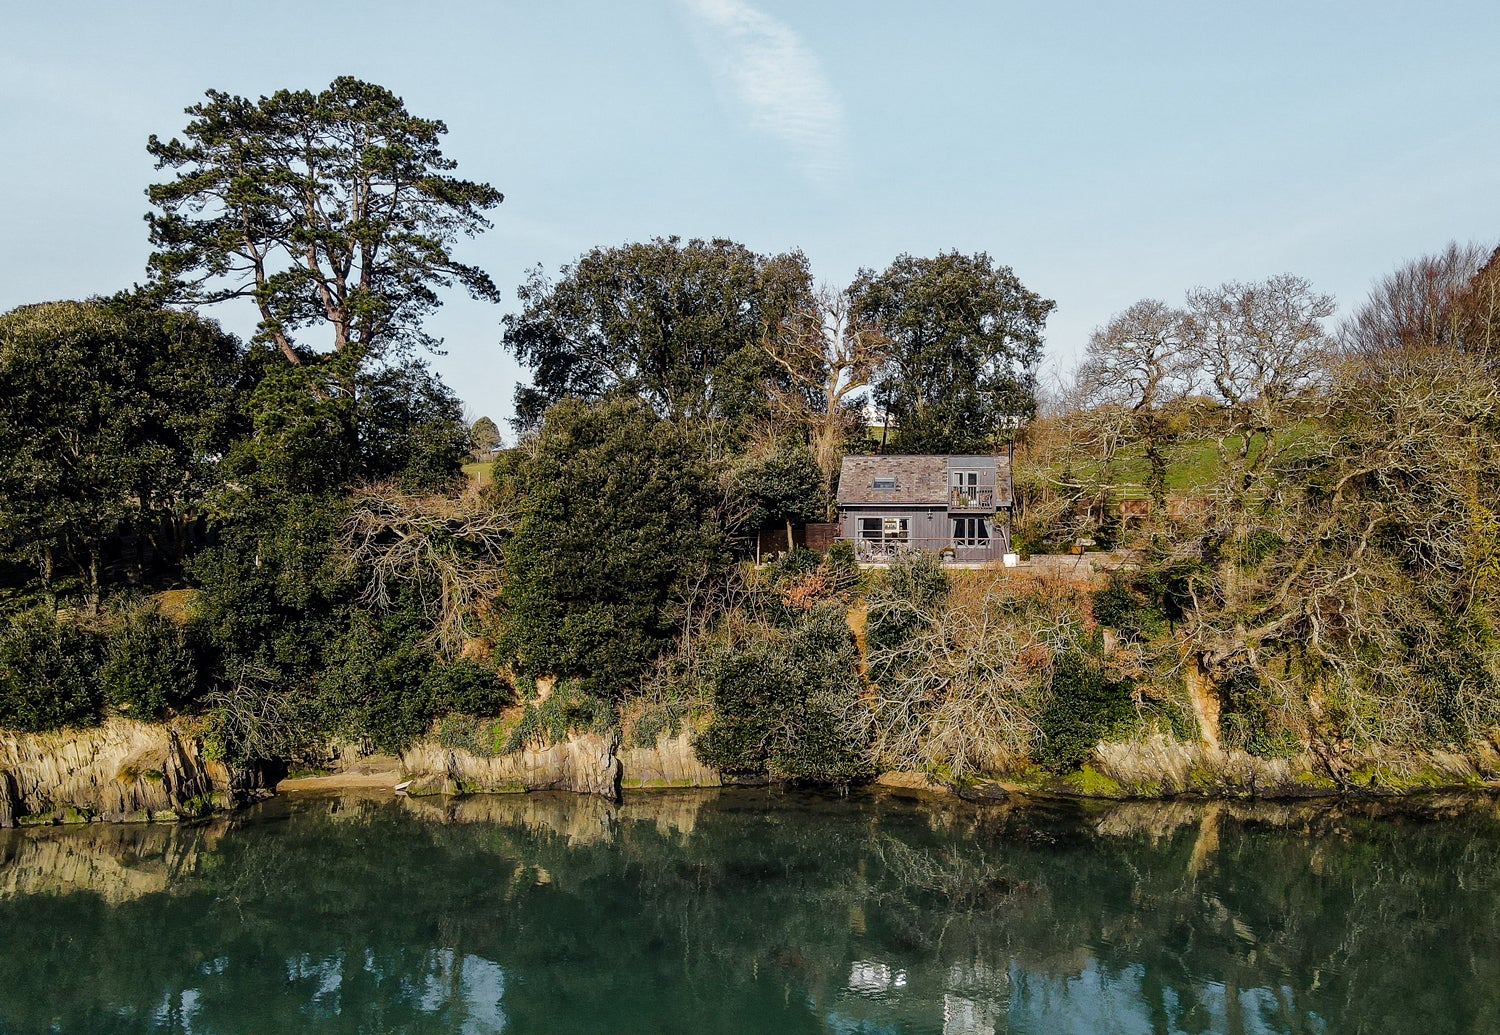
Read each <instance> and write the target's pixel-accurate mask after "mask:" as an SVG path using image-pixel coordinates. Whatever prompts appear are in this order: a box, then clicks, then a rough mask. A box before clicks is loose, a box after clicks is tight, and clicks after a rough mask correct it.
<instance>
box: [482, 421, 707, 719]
mask: <svg viewBox="0 0 1500 1035" xmlns="http://www.w3.org/2000/svg"><path fill="white" fill-rule="evenodd" d="M497 478H504V479H507V480H509V481H510V482H511V484H510V485H509V486H508V487H507V488H503V489H502V490H501V491H503V492H505V493H506V494H507V496H508V498H510V499H512V500H514V501H517V502H518V503H519V504H520V506H521V507H522V509H521V510H520V512H519V515H518V520H517V523H516V529H515V535H514V536H513V538H512V539H511V541H510V544H509V547H508V549H507V551H506V582H505V590H504V593H503V595H502V602H503V606H504V615H505V620H506V623H507V626H508V634H507V636H508V642H507V647H508V649H509V651H510V652H511V653H512V654H513V656H514V657H515V658H516V660H517V661H518V662H519V663H520V666H521V667H522V668H523V669H524V670H526V671H529V672H531V673H535V674H551V675H558V676H569V677H579V678H581V679H582V680H584V681H585V682H586V683H587V684H588V685H589V686H590V687H591V688H593V689H594V690H595V691H596V692H597V694H598V695H599V696H604V697H612V696H618V695H619V694H620V693H622V692H623V691H624V690H625V689H627V688H628V686H629V684H630V683H631V681H633V680H634V679H635V678H636V677H637V675H638V674H639V672H640V671H641V668H642V667H643V666H644V665H645V664H646V663H647V662H649V661H650V660H651V659H652V658H653V657H655V656H656V655H657V653H659V652H660V650H661V649H662V648H663V647H664V646H665V645H666V644H668V643H669V642H670V641H671V638H672V634H673V632H674V629H675V614H674V610H673V607H672V604H673V600H674V589H675V588H676V587H678V586H679V585H680V584H682V583H683V581H684V580H687V579H691V578H692V577H693V576H694V575H698V574H702V573H705V572H708V571H711V570H712V569H713V568H714V567H715V566H716V565H717V563H718V561H719V556H720V536H719V533H718V531H717V529H716V528H715V526H714V523H713V518H712V515H713V507H714V504H715V495H716V489H717V481H716V479H715V478H714V477H713V475H712V473H711V472H710V471H709V470H708V468H707V465H706V464H705V463H704V462H703V461H702V460H701V459H700V457H699V455H698V453H697V451H696V450H695V449H694V447H693V446H692V445H691V443H690V442H689V441H688V439H687V438H686V437H685V435H684V434H683V432H682V431H681V429H679V428H678V427H677V426H675V425H673V424H672V423H670V422H667V421H663V420H661V419H660V418H659V417H657V415H656V414H655V413H653V412H652V410H651V408H650V407H648V406H646V405H645V404H644V403H642V402H640V401H638V400H633V399H613V400H609V401H606V402H599V403H587V402H583V401H582V400H578V399H565V400H563V401H562V402H560V403H557V404H556V405H554V406H553V407H552V408H551V409H550V410H548V411H547V419H546V421H545V422H544V423H543V424H542V427H541V430H540V432H539V434H538V437H537V440H536V443H535V446H534V448H533V450H532V451H531V453H530V454H529V455H528V456H526V457H524V458H522V459H521V460H520V461H519V462H518V463H517V464H516V465H515V466H514V467H513V468H512V469H511V470H510V471H509V472H503V473H497Z"/></svg>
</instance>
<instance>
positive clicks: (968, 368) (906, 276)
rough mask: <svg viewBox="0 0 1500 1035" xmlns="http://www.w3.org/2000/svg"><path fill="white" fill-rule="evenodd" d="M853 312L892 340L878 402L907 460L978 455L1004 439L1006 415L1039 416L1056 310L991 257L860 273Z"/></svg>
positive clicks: (907, 263) (941, 258) (925, 261)
mask: <svg viewBox="0 0 1500 1035" xmlns="http://www.w3.org/2000/svg"><path fill="white" fill-rule="evenodd" d="M849 293H850V297H851V300H852V303H853V312H854V314H855V315H856V316H857V317H858V318H860V319H863V320H867V321H869V322H870V323H871V324H873V325H874V326H876V327H878V328H880V329H881V330H882V331H883V332H884V333H885V335H886V337H887V339H889V343H890V344H889V346H888V349H887V353H886V356H885V360H884V363H883V364H882V367H881V369H880V372H879V374H878V375H877V378H876V382H875V388H874V391H875V398H876V400H877V401H878V403H879V405H880V407H881V409H882V410H884V411H885V412H888V413H889V414H890V415H891V417H892V418H893V421H894V423H895V425H896V427H897V429H898V436H897V440H896V443H895V447H896V448H897V449H899V450H900V451H901V452H903V453H977V452H983V451H985V450H993V449H995V448H996V447H997V444H998V443H999V442H1000V441H1001V439H1000V438H999V437H998V436H999V435H1000V434H1001V433H1002V431H1003V427H1002V426H1003V424H1004V422H1005V420H1006V419H1007V418H1018V419H1019V418H1026V417H1030V416H1031V415H1032V414H1033V413H1034V412H1035V411H1036V398H1035V385H1034V380H1035V375H1036V368H1037V364H1038V363H1039V362H1040V360H1041V356H1042V328H1043V327H1044V326H1045V324H1046V322H1047V316H1048V315H1049V314H1050V313H1051V312H1052V310H1053V308H1055V303H1053V302H1051V301H1049V300H1047V299H1044V298H1042V297H1041V296H1040V295H1037V294H1036V293H1035V292H1033V291H1030V290H1028V289H1027V288H1026V287H1025V286H1024V285H1022V283H1021V281H1020V280H1019V278H1017V277H1016V275H1015V274H1014V273H1013V272H1012V271H1011V269H1010V267H1009V266H996V265H995V264H994V261H993V260H992V259H991V258H990V257H989V256H988V255H987V254H985V253H984V252H980V253H978V254H976V255H963V254H960V253H959V252H957V251H952V252H943V253H941V254H939V255H937V256H936V257H934V258H918V257H914V256H911V255H902V256H900V257H899V258H897V259H896V261H895V262H893V263H891V265H890V266H889V267H887V268H886V269H885V270H884V271H883V272H881V273H876V272H875V271H874V270H869V269H865V270H860V272H859V275H858V276H857V277H856V278H855V281H854V284H853V286H852V287H850V289H849Z"/></svg>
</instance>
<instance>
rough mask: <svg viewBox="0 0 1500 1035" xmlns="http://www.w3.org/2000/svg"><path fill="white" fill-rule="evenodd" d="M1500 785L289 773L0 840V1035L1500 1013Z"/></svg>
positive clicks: (1224, 1021) (1424, 1017) (1059, 1026)
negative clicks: (1489, 792) (1108, 790)
mask: <svg viewBox="0 0 1500 1035" xmlns="http://www.w3.org/2000/svg"><path fill="white" fill-rule="evenodd" d="M1497 867H1500V810H1497V807H1496V805H1495V804H1494V803H1485V802H1479V803H1469V804H1456V805H1443V804H1442V803H1437V802H1431V803H1428V804H1427V805H1426V806H1424V807H1423V808H1422V809H1421V810H1419V811H1416V812H1407V813H1404V814H1401V815H1394V816H1391V815H1387V816H1383V817H1376V816H1373V815H1370V814H1368V813H1361V812H1354V813H1351V812H1342V813H1333V812H1330V811H1328V810H1320V809H1306V808H1290V807H1287V808H1275V807H1273V808H1267V809H1262V810H1257V811H1252V810H1249V809H1246V808H1238V807H1236V808H1233V809H1231V808H1229V807H1224V808H1212V807H1209V808H1203V807H1190V806H1184V805H1126V806H1120V807H1116V808H1111V809H1084V808H1072V807H1067V808H1064V807H1061V806H1051V807H1030V808H1021V807H1017V808H1008V809H1007V808H996V807H979V806H970V805H967V804H964V803H960V802H944V801H931V800H922V801H918V800H914V799H902V798H897V797H892V796H889V795H877V794H873V793H870V794H863V795H855V796H853V797H850V798H837V797H825V796H818V795H811V794H800V793H780V792H773V791H724V792H717V793H716V792H704V793H693V794H673V793H667V794H655V795H637V796H635V797H634V798H632V799H630V800H628V801H627V802H626V803H625V804H624V805H623V806H621V807H618V808H616V807H612V806H609V805H607V804H606V803H604V802H601V801H597V800H592V799H585V798H577V797H571V796H552V795H529V796H497V797H487V798H474V799H469V800H467V801H464V802H460V803H456V804H451V805H447V806H445V805H443V804H440V803H434V802H431V801H430V800H427V801H404V802H403V801H393V800H391V799H389V798H379V797H363V798H362V797H359V796H342V797H316V798H310V797H300V798H296V799H292V798H283V799H280V800H277V801H273V802H270V803H268V804H266V805H264V806H262V807H260V808H258V809H256V810H253V811H251V812H248V813H246V814H244V815H242V816H240V817H238V818H236V819H235V820H234V821H232V822H227V823H225V822H221V823H217V824H211V825H206V826H184V827H180V828H171V827H108V828H104V827H97V826H96V827H91V828H86V829H78V830H59V829H54V830H47V831H41V832H37V831H27V832H15V833H0V1033H5V1035H12V1033H30V1032H51V1031H62V1032H90V1033H93V1032H101V1033H102V1032H194V1033H200V1032H201V1033H207V1032H213V1033H220V1032H222V1033H229V1032H246V1033H250V1032H267V1033H271V1032H274V1033H277V1035H287V1033H295V1032H314V1033H321V1032H341V1033H342V1032H371V1033H376V1032H382V1033H383V1032H464V1033H492V1032H501V1031H504V1032H512V1033H523V1032H547V1033H559V1035H562V1033H570V1032H588V1033H590V1035H598V1033H608V1032H747V1033H748V1032H772V1033H776V1035H793V1033H798V1032H828V1033H876V1032H881V1033H884V1032H891V1033H896V1032H950V1033H957V1032H985V1033H990V1032H996V1033H998V1032H1012V1033H1022V1032H1024V1033H1033V1032H1034V1033H1054V1032H1060V1033H1072V1032H1076V1033H1080V1035H1082V1033H1116V1032H1118V1033H1137V1032H1193V1033H1198V1032H1225V1033H1241V1032H1243V1033H1264V1032H1295V1033H1344V1032H1369V1033H1376V1032H1379V1033H1402V1032H1415V1033H1421V1035H1444V1033H1450V1032H1452V1033H1460V1032H1461V1033H1492V1032H1500V874H1497Z"/></svg>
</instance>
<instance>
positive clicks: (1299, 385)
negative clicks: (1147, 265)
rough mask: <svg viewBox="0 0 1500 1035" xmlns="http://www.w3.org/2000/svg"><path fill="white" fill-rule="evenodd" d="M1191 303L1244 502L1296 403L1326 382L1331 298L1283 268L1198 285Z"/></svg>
mask: <svg viewBox="0 0 1500 1035" xmlns="http://www.w3.org/2000/svg"><path fill="white" fill-rule="evenodd" d="M1187 302H1188V312H1189V314H1190V316H1191V325H1190V327H1191V331H1190V338H1189V342H1188V352H1189V355H1190V356H1191V357H1192V359H1193V361H1194V362H1195V363H1196V365H1197V367H1198V369H1199V371H1201V373H1202V375H1203V376H1204V377H1205V378H1206V380H1207V381H1208V382H1209V383H1210V384H1212V385H1213V387H1214V390H1215V391H1216V392H1217V394H1218V396H1219V400H1220V401H1221V402H1222V403H1223V404H1224V406H1225V408H1226V415H1227V419H1226V420H1224V421H1223V422H1222V424H1221V429H1222V430H1221V431H1220V434H1219V455H1220V459H1221V461H1222V462H1223V464H1224V468H1225V470H1226V471H1227V472H1229V473H1230V475H1231V478H1230V484H1229V485H1227V486H1225V488H1226V489H1228V490H1229V493H1230V502H1231V503H1232V505H1234V506H1235V507H1239V506H1242V505H1243V501H1244V499H1245V496H1246V494H1247V493H1248V492H1249V491H1250V489H1251V488H1252V486H1253V484H1254V483H1255V481H1256V479H1257V478H1259V476H1260V475H1261V473H1262V472H1263V471H1264V470H1265V469H1266V467H1267V466H1268V465H1269V464H1270V463H1271V461H1272V460H1273V459H1275V457H1276V455H1277V453H1278V450H1279V449H1280V447H1281V446H1282V445H1283V444H1284V441H1285V439H1284V433H1285V432H1286V430H1287V427H1288V425H1289V424H1290V423H1291V421H1292V420H1293V419H1294V417H1295V415H1296V414H1295V403H1297V402H1298V401H1299V400H1302V399H1305V398H1307V397H1308V396H1309V394H1310V393H1311V392H1312V391H1313V390H1314V389H1316V388H1318V387H1319V386H1321V385H1326V382H1327V372H1328V369H1329V357H1330V345H1331V341H1330V339H1329V337H1328V334H1327V332H1326V331H1325V330H1324V329H1323V321H1324V320H1325V319H1327V318H1328V317H1329V316H1330V315H1332V313H1333V310H1334V303H1333V296H1331V295H1324V294H1319V293H1318V292H1316V291H1314V290H1313V287H1312V285H1311V284H1310V283H1308V282H1307V281H1306V280H1304V279H1303V278H1302V277H1298V276H1294V275H1292V274H1290V273H1282V274H1278V275H1277V276H1274V277H1271V278H1269V279H1267V280H1264V281H1259V282H1256V283H1251V284H1239V283H1226V284H1221V285H1220V286H1219V287H1216V288H1195V289H1193V290H1192V291H1189V292H1188V296H1187Z"/></svg>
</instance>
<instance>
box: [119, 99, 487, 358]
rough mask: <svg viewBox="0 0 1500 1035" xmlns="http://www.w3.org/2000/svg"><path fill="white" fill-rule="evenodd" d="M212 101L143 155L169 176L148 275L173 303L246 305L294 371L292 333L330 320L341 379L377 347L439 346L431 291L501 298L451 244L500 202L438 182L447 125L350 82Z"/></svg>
mask: <svg viewBox="0 0 1500 1035" xmlns="http://www.w3.org/2000/svg"><path fill="white" fill-rule="evenodd" d="M207 97H208V99H207V100H206V101H205V102H203V103H201V104H196V105H193V106H192V107H190V108H188V109H187V114H188V115H190V116H192V120H191V121H190V122H189V123H188V125H187V127H186V129H185V130H184V131H183V137H182V139H178V138H175V137H174V138H173V139H171V140H161V139H159V138H158V137H156V136H154V135H153V136H152V137H151V140H150V143H149V144H148V145H147V150H148V151H149V152H150V154H151V156H152V157H153V158H155V159H156V163H157V168H158V169H169V170H173V171H174V172H175V174H176V175H175V176H174V178H172V179H171V180H168V181H167V182H165V183H158V184H154V185H152V186H151V187H150V188H149V189H148V192H147V193H148V196H149V197H150V199H151V204H152V205H153V206H155V208H156V209H157V210H158V211H156V212H153V213H151V214H150V215H148V216H147V221H148V223H149V224H150V227H151V243H152V245H153V246H154V247H155V249H156V251H155V252H154V254H153V255H152V256H151V273H152V277H153V278H154V280H155V282H156V283H157V285H158V286H159V287H160V288H161V289H162V290H163V291H164V292H166V293H168V295H169V297H172V298H174V299H176V300H179V301H182V302H186V303H190V304H204V303H213V302H222V301H225V300H228V299H233V298H249V299H253V300H254V302H255V304H256V305H257V306H258V307H259V310H260V330H259V336H260V337H261V338H263V339H264V340H267V341H269V342H272V343H274V344H275V345H276V347H277V348H278V349H280V351H281V352H282V353H283V355H285V357H286V358H287V359H288V360H289V361H290V362H291V363H293V364H300V363H302V362H303V361H304V359H305V358H306V357H307V355H308V354H309V350H310V349H311V346H310V345H309V344H308V343H307V342H306V341H305V340H304V339H302V338H299V337H297V332H298V331H300V330H303V329H305V328H309V327H315V326H320V325H324V324H326V325H327V326H328V327H330V328H331V329H332V332H333V341H332V351H333V352H334V353H335V354H336V355H337V356H339V357H340V358H341V359H342V360H343V363H344V369H342V370H341V371H340V374H341V376H342V377H343V378H344V379H345V380H350V379H352V378H353V376H354V373H355V371H356V370H357V369H358V367H359V365H360V364H361V363H363V362H364V361H365V360H367V359H371V358H377V357H379V356H381V355H383V354H385V353H386V352H387V351H392V350H394V351H396V352H398V353H399V352H404V351H406V350H409V349H411V348H412V347H414V346H422V347H428V348H433V347H436V345H437V344H438V342H437V341H436V340H435V339H434V338H432V337H431V335H429V334H428V333H427V332H426V330H425V329H424V327H423V324H422V319H423V317H424V316H425V315H426V314H428V313H429V312H431V311H432V310H433V309H435V308H436V307H437V304H438V299H437V293H436V289H437V288H440V287H449V286H452V285H454V284H458V285H461V286H462V287H463V288H465V289H466V290H467V291H468V292H469V293H470V295H472V296H473V297H475V298H482V299H488V300H490V301H499V292H498V291H497V290H496V288H495V285H494V284H493V283H492V282H491V281H490V278H489V277H488V275H486V274H485V273H484V272H483V271H482V270H480V269H479V268H477V267H475V266H470V265H466V264H464V263H462V262H460V261H458V259H457V258H455V256H454V254H453V249H452V246H453V244H454V243H455V242H456V241H457V240H458V239H459V238H460V237H464V236H473V235H474V234H476V233H478V232H480V231H482V230H484V229H487V228H488V227H489V225H490V224H489V222H488V221H487V220H486V219H485V218H484V216H483V212H484V211H485V210H486V209H489V208H493V207H494V206H495V205H498V204H499V203H500V202H501V201H502V200H503V195H502V194H501V193H500V192H499V191H497V190H495V189H494V188H493V187H491V186H490V185H489V184H486V183H478V182H475V181H472V180H463V179H459V178H457V177H454V176H450V175H448V173H449V171H450V170H452V169H454V168H456V165H457V163H455V162H454V161H453V160H451V159H449V158H447V157H446V156H444V154H443V152H442V150H441V148H440V147H439V142H440V139H441V137H442V136H443V134H445V133H446V132H447V127H446V126H445V125H444V124H443V123H442V122H440V121H436V120H432V119H422V118H418V117H416V116H414V115H412V114H410V113H409V112H408V111H407V110H406V106H405V104H404V103H402V101H401V98H399V97H397V96H396V95H395V94H393V93H391V92H390V91H389V90H386V89H385V88H383V87H380V86H376V85H374V84H372V83H366V82H361V81H360V80H358V79H355V78H352V77H350V76H341V77H340V78H338V79H335V80H334V81H333V83H332V84H331V85H330V86H329V87H328V89H326V90H323V91H321V92H318V93H314V92H312V91H310V90H280V91H278V92H276V93H274V94H272V95H271V96H270V97H262V98H261V99H260V100H258V101H251V100H248V99H246V98H244V97H235V96H231V95H230V94H227V93H223V92H221V91H218V90H210V91H208V94H207ZM313 351H317V350H313Z"/></svg>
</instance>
